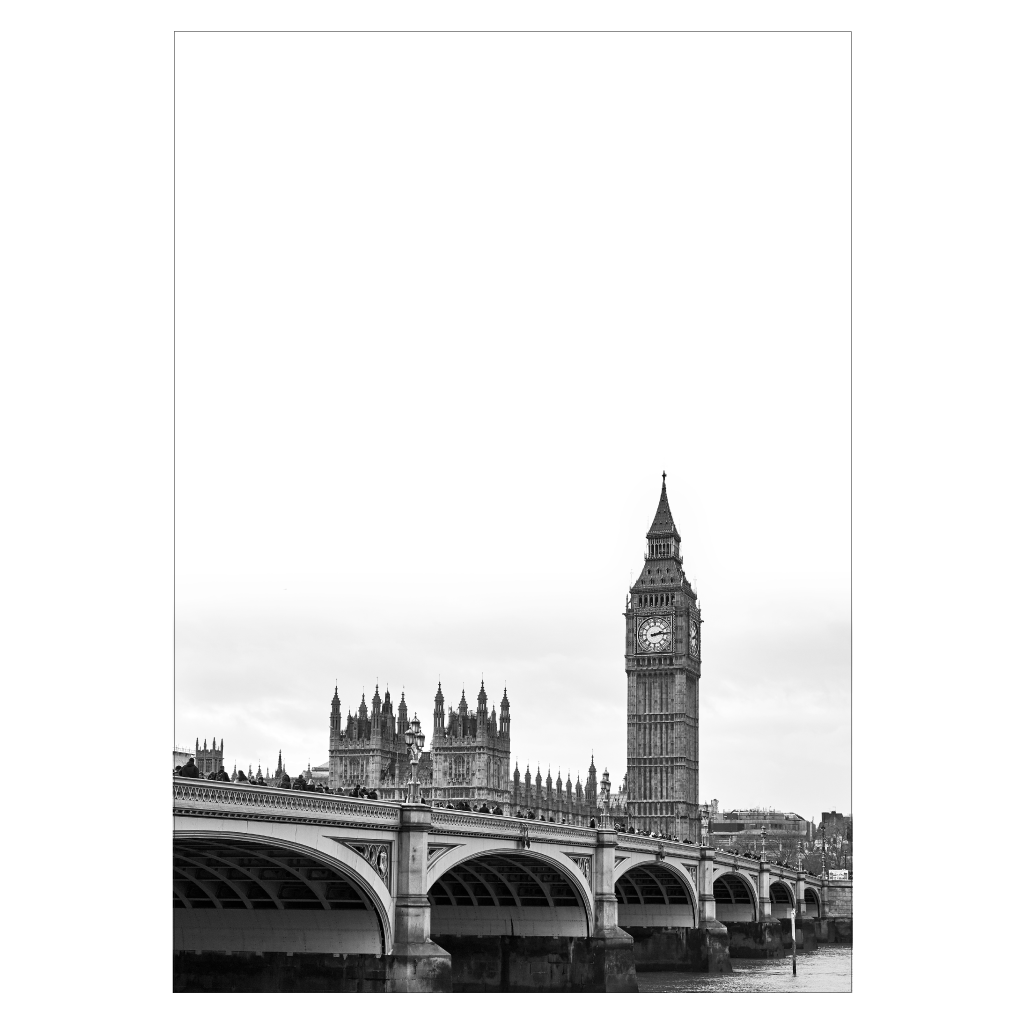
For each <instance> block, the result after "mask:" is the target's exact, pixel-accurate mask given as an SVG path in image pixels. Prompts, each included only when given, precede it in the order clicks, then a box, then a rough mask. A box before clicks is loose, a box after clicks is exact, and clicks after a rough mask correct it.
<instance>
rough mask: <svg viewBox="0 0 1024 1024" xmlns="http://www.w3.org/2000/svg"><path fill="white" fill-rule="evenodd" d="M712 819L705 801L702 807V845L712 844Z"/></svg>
mask: <svg viewBox="0 0 1024 1024" xmlns="http://www.w3.org/2000/svg"><path fill="white" fill-rule="evenodd" d="M710 820H711V817H710V812H709V809H708V805H707V804H706V803H705V804H704V806H703V807H702V808H701V811H700V845H701V846H710V845H711V842H710V838H711V837H710V834H709V832H710V826H709V822H710Z"/></svg>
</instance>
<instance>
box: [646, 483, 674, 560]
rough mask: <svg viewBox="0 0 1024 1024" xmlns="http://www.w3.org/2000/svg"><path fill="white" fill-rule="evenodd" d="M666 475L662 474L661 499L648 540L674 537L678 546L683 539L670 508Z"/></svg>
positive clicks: (648, 533) (648, 532)
mask: <svg viewBox="0 0 1024 1024" xmlns="http://www.w3.org/2000/svg"><path fill="white" fill-rule="evenodd" d="M666 475H667V474H665V473H664V472H662V474H661V497H660V498H659V499H658V508H657V511H656V512H655V513H654V520H653V522H652V523H651V528H650V529H649V530H648V531H647V539H648V540H652V539H654V538H660V537H672V538H674V539H675V542H676V543H677V544H678V543H679V541H680V540H681V538H680V536H679V531H678V530H677V529H676V524H675V520H673V518H672V509H671V508H669V504H668V486H667V485H666V483H665V478H666Z"/></svg>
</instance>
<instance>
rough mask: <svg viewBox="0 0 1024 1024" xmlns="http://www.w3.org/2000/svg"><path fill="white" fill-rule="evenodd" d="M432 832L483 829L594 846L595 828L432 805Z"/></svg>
mask: <svg viewBox="0 0 1024 1024" xmlns="http://www.w3.org/2000/svg"><path fill="white" fill-rule="evenodd" d="M431 831H432V832H486V833H488V834H489V835H494V834H495V833H497V834H498V835H505V836H507V837H508V838H510V839H518V838H519V837H520V836H522V835H524V834H526V835H529V837H530V838H531V839H541V840H544V839H551V840H554V841H555V842H571V843H577V844H582V845H584V846H593V845H594V843H595V842H596V837H597V832H596V830H595V829H592V828H584V827H583V826H581V825H557V824H555V823H554V822H548V821H540V820H538V819H533V818H513V817H505V816H502V815H491V814H481V813H477V812H475V811H449V810H444V809H442V808H440V807H435V808H433V809H432V813H431Z"/></svg>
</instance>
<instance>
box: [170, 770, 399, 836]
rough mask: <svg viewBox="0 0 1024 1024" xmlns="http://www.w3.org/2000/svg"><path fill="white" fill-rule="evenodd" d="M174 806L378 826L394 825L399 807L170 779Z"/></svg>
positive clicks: (231, 814)
mask: <svg viewBox="0 0 1024 1024" xmlns="http://www.w3.org/2000/svg"><path fill="white" fill-rule="evenodd" d="M173 800H174V806H175V809H181V810H186V809H187V810H189V811H192V812H193V813H204V812H205V813H208V814H210V815H216V816H218V817H261V818H266V817H284V818H294V819H302V818H305V819H310V820H313V819H315V820H328V821H332V822H335V823H344V822H354V821H361V822H367V823H372V824H374V825H377V826H379V827H381V828H395V829H397V828H398V823H399V813H400V806H399V805H398V804H387V803H381V802H380V801H377V800H361V799H359V798H358V797H349V796H333V795H331V794H329V793H309V792H307V791H304V790H301V789H273V788H271V787H269V786H250V785H246V784H244V783H237V782H214V781H212V780H206V779H181V778H175V779H174V795H173Z"/></svg>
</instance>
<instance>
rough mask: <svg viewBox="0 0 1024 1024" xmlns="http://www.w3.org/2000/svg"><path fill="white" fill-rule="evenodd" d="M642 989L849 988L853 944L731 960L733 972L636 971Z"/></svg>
mask: <svg viewBox="0 0 1024 1024" xmlns="http://www.w3.org/2000/svg"><path fill="white" fill-rule="evenodd" d="M636 980H637V981H638V982H639V985H640V991H641V992H850V991H852V988H853V947H852V946H839V945H834V944H832V943H826V944H824V945H821V946H819V947H818V948H817V949H815V950H812V951H811V952H810V953H801V952H798V953H797V955H796V977H795V978H794V977H793V961H792V960H791V959H790V958H789V957H788V956H787V957H786V958H785V959H780V960H737V959H735V958H734V959H733V960H732V974H689V973H682V972H675V971H652V972H651V973H647V972H640V971H638V972H637V975H636Z"/></svg>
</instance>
